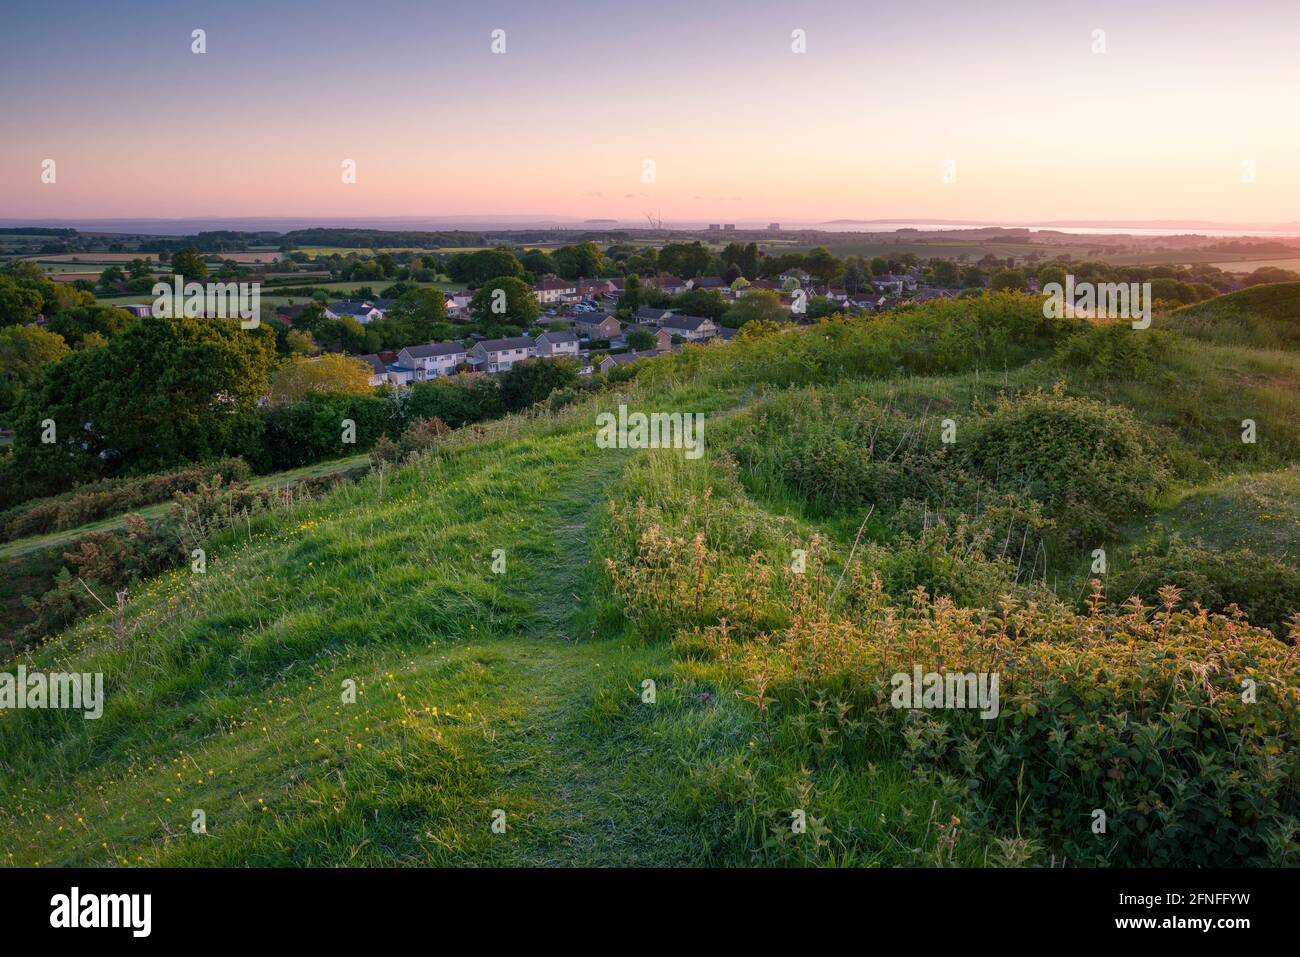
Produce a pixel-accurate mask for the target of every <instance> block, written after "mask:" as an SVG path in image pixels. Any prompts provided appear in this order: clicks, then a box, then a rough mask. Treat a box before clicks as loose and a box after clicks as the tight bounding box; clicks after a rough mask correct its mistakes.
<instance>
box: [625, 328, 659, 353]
mask: <svg viewBox="0 0 1300 957" xmlns="http://www.w3.org/2000/svg"><path fill="white" fill-rule="evenodd" d="M623 338H624V339H626V340H627V345H628V348H629V349H631V350H632V351H633V352H644V351H645V350H646V349H653V348H655V346H657V345H658V344H659V337H658V336H656V335H655V334H654V333H653V332H651V331H650V330H649V329H642V328H641V327H640V326H633V327H632V328H631V329H629V330H628V331H627V334H626V335H624V337H623Z"/></svg>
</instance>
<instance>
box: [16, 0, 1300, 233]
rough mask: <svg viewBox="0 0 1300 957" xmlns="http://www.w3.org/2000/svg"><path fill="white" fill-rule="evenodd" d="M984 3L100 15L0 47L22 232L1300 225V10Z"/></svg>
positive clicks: (20, 26) (256, 9) (245, 7)
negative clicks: (112, 222) (1098, 47)
mask: <svg viewBox="0 0 1300 957" xmlns="http://www.w3.org/2000/svg"><path fill="white" fill-rule="evenodd" d="M975 6H976V5H971V4H958V3H939V2H931V3H922V4H912V5H907V6H906V9H898V10H884V11H882V10H870V9H864V8H863V7H862V6H861V5H859V4H852V3H848V2H833V3H821V4H811V5H807V4H794V3H791V4H774V3H759V4H743V5H742V4H718V5H709V6H708V7H707V8H704V7H703V5H693V4H683V3H677V2H667V3H659V4H655V5H652V6H641V5H636V6H634V7H633V6H627V7H622V8H620V7H618V6H612V5H611V6H605V5H597V4H577V3H561V4H558V5H550V6H549V7H548V8H547V9H546V10H540V9H537V8H535V7H533V6H530V5H525V4H497V5H495V6H494V7H491V6H490V7H489V8H488V9H482V10H480V9H474V10H461V11H454V10H446V9H444V10H441V11H440V12H438V13H436V14H435V13H434V12H433V11H432V9H431V8H430V6H429V5H428V4H415V3H393V4H381V5H378V6H377V7H368V6H366V5H353V4H311V5H307V4H276V5H250V4H240V3H234V4H229V5H226V6H224V7H223V8H221V9H220V10H216V11H213V10H207V9H204V10H203V12H197V10H198V9H200V8H195V9H194V10H186V9H184V5H179V6H177V5H164V4H157V5H153V4H140V5H139V7H140V8H142V9H143V8H149V10H148V14H147V15H145V14H144V13H140V12H137V14H136V15H134V16H130V17H122V16H114V15H110V14H109V13H107V12H105V11H104V9H103V8H102V7H100V6H98V5H89V4H87V5H85V7H84V11H83V12H80V13H78V15H77V18H76V22H77V23H78V24H81V28H82V29H85V30H88V31H93V32H95V33H97V34H99V35H100V36H102V39H103V42H102V43H100V44H99V45H98V46H97V48H96V49H97V51H98V52H96V53H94V54H91V55H84V53H80V52H79V53H78V54H77V55H75V56H74V55H73V54H72V53H71V52H70V51H71V49H72V48H71V47H68V46H64V45H62V44H60V43H59V39H58V36H57V34H58V32H59V31H61V30H65V29H67V24H68V22H70V21H58V20H56V18H50V17H39V18H37V17H33V18H31V19H30V20H29V21H26V22H19V23H17V24H16V29H15V30H14V31H12V32H11V33H10V34H9V35H8V36H7V37H6V38H5V39H3V40H0V46H3V50H0V52H3V54H4V56H3V57H2V58H0V61H2V62H3V65H2V66H0V85H2V86H3V88H4V89H5V90H6V92H7V95H6V97H5V104H4V106H3V107H0V216H5V217H29V218H40V217H48V218H60V217H91V216H94V217H115V216H122V217H128V216H156V217H173V216H174V217H182V216H231V217H233V216H269V215H299V216H339V217H353V216H385V215H456V214H537V215H554V216H571V217H579V218H582V217H608V218H622V219H640V218H641V217H642V213H643V212H651V213H654V214H656V215H660V214H661V215H662V216H663V217H664V218H665V219H669V220H671V219H694V220H699V219H719V220H722V219H726V220H743V219H774V220H780V219H783V218H785V219H795V218H803V219H810V220H812V219H821V218H824V219H831V218H841V217H855V218H886V219H887V218H890V217H901V216H910V217H933V218H945V219H989V220H1004V221H1019V222H1033V221H1046V220H1057V219H1084V218H1092V219H1145V218H1152V219H1155V218H1159V219H1193V218H1200V219H1206V220H1218V221H1230V222H1284V221H1295V220H1297V219H1300V126H1297V124H1295V123H1294V122H1293V117H1294V110H1295V104H1294V91H1295V90H1296V89H1298V88H1300V82H1297V81H1300V66H1298V65H1297V64H1298V63H1300V58H1297V57H1295V56H1294V43H1295V40H1296V38H1297V36H1300V29H1297V28H1298V27H1300V12H1298V11H1300V7H1298V6H1297V5H1296V4H1290V3H1285V4H1284V3H1280V2H1254V3H1239V4H1234V5H1231V10H1232V15H1231V16H1232V18H1231V19H1227V20H1225V16H1224V11H1225V10H1226V9H1228V8H1227V7H1225V6H1224V5H1222V4H1217V3H1172V2H1158V3H1154V4H1149V5H1145V6H1144V8H1143V9H1141V10H1136V9H1134V8H1133V6H1132V5H1129V4H1118V3H1098V4H1091V5H1088V4H1084V5H1077V6H1072V7H1071V8H1070V9H1069V10H1052V9H1046V8H1045V7H1044V5H1041V4H1032V3H1025V4H1003V5H1000V6H999V8H998V9H997V10H996V11H992V10H984V11H980V10H977V9H974V7H975ZM376 16H378V19H376ZM1261 18H1267V19H1270V20H1271V21H1272V22H1274V23H1275V25H1276V28H1275V29H1270V30H1262V29H1260V22H1261ZM19 19H20V20H21V18H19ZM1225 22H1226V23H1227V24H1228V25H1227V26H1226V27H1225V26H1224V23H1225ZM250 24H255V25H256V29H253V28H252V27H251V26H250ZM1233 24H1237V26H1235V27H1234V26H1233ZM195 27H202V28H204V29H205V30H206V31H207V45H208V52H207V53H205V54H203V55H196V54H193V53H191V51H190V44H191V40H190V33H191V30H192V29H193V28H195ZM497 28H500V29H504V30H505V31H506V36H507V44H508V46H507V53H506V54H505V55H494V54H493V53H492V52H491V50H490V43H491V40H490V34H491V31H492V30H493V29H497ZM795 29H802V30H804V31H806V35H807V53H805V54H796V53H793V52H792V51H791V31H792V30H795ZM1094 29H1104V30H1105V31H1106V47H1107V49H1106V52H1105V53H1101V54H1098V53H1093V52H1092V49H1091V47H1092V42H1093V41H1092V31H1093V30H1094ZM47 158H53V159H54V160H55V161H56V162H57V182H56V183H54V184H44V183H42V182H41V163H42V161H43V160H44V159H47ZM345 159H353V160H355V161H356V164H357V182H356V183H355V184H344V183H343V182H342V181H341V176H340V170H341V163H342V161H343V160H345ZM646 159H651V160H653V161H654V163H655V171H656V181H655V182H653V183H643V182H642V177H641V173H642V163H643V160H646ZM945 160H952V161H953V162H954V163H955V169H956V180H955V182H952V183H944V182H943V181H942V178H941V175H940V173H941V164H942V163H943V162H944V161H945ZM1243 161H1253V162H1254V164H1255V169H1256V181H1255V182H1253V183H1245V182H1243V181H1242V164H1243Z"/></svg>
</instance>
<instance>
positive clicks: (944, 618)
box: [606, 476, 1300, 866]
mask: <svg viewBox="0 0 1300 957" xmlns="http://www.w3.org/2000/svg"><path fill="white" fill-rule="evenodd" d="M669 477H670V476H662V478H669ZM661 491H662V498H661V501H660V502H659V503H658V504H655V505H647V504H644V503H642V504H640V505H638V506H637V507H635V509H633V508H630V507H622V508H618V507H616V508H615V513H616V520H615V523H614V524H615V527H616V528H617V529H618V532H617V534H615V535H614V536H612V544H613V551H612V554H610V555H609V556H608V557H607V559H606V568H607V570H608V573H609V577H610V581H611V585H612V588H613V590H614V593H615V595H616V596H617V597H618V599H619V600H620V602H621V603H622V607H623V609H624V611H625V614H626V615H627V617H628V619H629V621H630V622H631V623H632V625H633V627H634V628H635V630H636V631H637V632H638V633H640V634H642V635H644V636H645V637H649V638H655V637H662V636H664V635H672V636H675V640H674V649H675V652H676V654H677V655H678V656H679V657H686V658H690V659H693V660H695V661H696V662H698V663H699V665H698V666H699V667H702V666H703V662H712V664H711V665H709V667H711V668H714V669H720V674H721V675H722V676H723V679H724V680H725V681H727V682H729V683H731V684H734V685H736V686H737V689H736V690H737V693H738V694H740V696H741V697H742V698H743V699H744V700H746V701H748V702H750V703H751V705H752V708H753V713H754V716H755V719H756V720H757V722H758V723H759V725H760V727H761V731H762V738H763V740H764V741H765V742H766V747H768V748H770V749H773V751H774V753H776V752H779V753H782V754H785V753H787V752H790V753H791V754H793V758H792V760H794V761H797V762H798V765H797V766H802V767H804V768H807V769H808V771H809V773H810V774H812V775H813V776H814V777H816V776H818V775H820V774H829V773H830V771H831V770H832V768H841V769H849V770H850V771H852V772H853V773H856V774H861V773H868V772H869V771H870V770H871V768H872V767H873V766H874V762H878V761H881V760H885V759H897V760H901V761H903V762H904V763H905V765H906V766H908V767H909V768H910V769H911V773H912V774H913V775H914V776H915V777H916V779H917V780H918V781H932V782H935V783H941V782H942V786H943V787H944V788H945V790H951V788H950V785H952V784H954V782H957V783H960V790H961V793H962V795H963V797H962V801H963V806H964V810H963V813H962V817H963V818H966V819H967V824H966V825H965V826H966V827H972V828H973V827H982V828H984V832H983V834H984V837H985V838H987V837H988V836H989V834H996V833H1002V834H1014V835H1015V836H1014V838H1010V839H1009V840H1015V841H1026V842H1027V843H1026V844H1025V847H1042V848H1045V849H1046V850H1050V851H1051V852H1052V853H1053V854H1054V855H1055V856H1056V858H1057V859H1058V860H1065V861H1067V862H1070V863H1078V864H1100V863H1106V864H1117V865H1127V866H1134V865H1137V864H1143V865H1153V866H1207V865H1219V866H1222V865H1231V864H1245V863H1269V864H1274V865H1283V864H1292V863H1295V862H1296V861H1297V859H1298V856H1300V843H1297V841H1296V834H1297V830H1298V829H1300V775H1298V774H1297V772H1296V767H1297V765H1296V762H1295V754H1294V750H1295V741H1296V736H1297V733H1300V710H1298V709H1297V705H1300V659H1297V657H1296V655H1295V652H1294V650H1293V649H1291V648H1288V647H1287V646H1286V645H1285V644H1283V643H1282V642H1279V641H1277V640H1276V639H1275V638H1274V637H1273V636H1272V635H1271V634H1269V633H1268V632H1267V631H1265V630H1263V629H1260V628H1256V627H1253V626H1251V625H1249V624H1248V623H1247V622H1246V620H1245V619H1244V617H1241V616H1239V615H1216V614H1211V613H1210V612H1208V611H1207V610H1205V609H1192V610H1188V609H1187V608H1185V607H1184V606H1183V604H1182V602H1181V601H1180V598H1179V593H1178V589H1177V588H1173V587H1166V588H1164V589H1162V590H1161V594H1160V600H1161V605H1160V607H1159V608H1156V609H1151V608H1148V607H1144V606H1143V605H1142V604H1141V603H1140V602H1136V601H1135V602H1130V603H1129V604H1127V605H1125V606H1124V607H1122V608H1120V609H1117V610H1107V609H1106V601H1105V598H1104V596H1103V595H1102V594H1101V591H1100V583H1094V594H1093V598H1092V600H1091V601H1090V603H1089V606H1088V608H1087V611H1086V612H1085V613H1083V614H1080V613H1077V612H1075V611H1073V610H1071V609H1069V608H1067V607H1065V606H1063V605H1062V604H1060V603H1058V602H1051V601H1046V602H1044V601H1038V600H1033V599H1029V600H1023V601H1022V600H1017V599H1015V598H1013V597H1010V596H1007V597H1005V598H1002V599H1000V600H999V601H997V602H996V603H995V604H994V605H993V606H992V607H987V608H965V609H963V608H959V607H957V605H956V604H955V603H954V602H953V601H952V600H950V599H948V598H946V597H941V598H934V597H932V596H931V595H930V594H929V593H928V592H927V590H926V589H924V588H918V589H916V590H915V592H914V593H913V594H912V596H911V600H910V601H909V602H907V603H905V604H902V605H900V604H898V603H896V602H895V601H894V600H893V599H891V597H890V596H889V595H888V594H887V592H886V590H885V588H884V585H883V583H882V581H881V579H880V577H879V575H878V574H873V573H872V571H871V569H870V568H868V567H867V566H866V565H865V564H864V563H863V562H861V561H856V560H855V561H853V562H852V563H851V565H850V566H849V567H848V569H847V571H846V572H844V573H843V574H841V575H839V576H836V575H833V574H831V573H829V572H828V570H827V568H826V563H825V557H826V556H825V551H824V547H823V546H824V543H823V542H821V540H820V539H816V538H815V539H814V540H813V542H812V544H811V546H810V547H809V549H808V563H807V567H806V569H805V570H804V571H803V573H802V574H799V573H796V572H795V571H794V570H793V569H791V568H790V567H789V566H788V565H786V564H785V563H784V560H783V559H776V560H774V559H773V558H772V557H771V556H772V552H773V551H774V549H765V550H763V551H762V552H748V551H745V550H741V549H734V548H729V547H727V545H726V538H725V536H723V535H720V534H719V533H718V532H717V531H716V523H717V520H718V517H719V512H720V511H723V510H732V511H738V510H740V506H739V504H738V503H736V502H728V501H727V499H729V498H731V497H732V496H733V495H734V494H735V493H734V492H733V491H728V492H726V494H724V496H723V501H722V502H718V501H717V500H716V499H715V498H714V497H713V496H711V495H709V496H705V497H703V498H702V497H701V496H700V495H699V494H698V493H697V492H695V491H692V492H691V493H690V494H689V495H688V496H686V497H685V498H683V495H682V494H679V493H676V492H673V491H670V490H667V486H666V485H665V486H661ZM638 530H639V532H640V534H639V535H638V534H637V532H638ZM764 555H767V556H768V557H767V558H765V557H764ZM715 596H722V597H721V598H720V599H718V600H717V601H716V602H715ZM733 615H735V616H736V618H737V619H738V620H737V621H734V622H733V621H732V620H731V619H732V616H733ZM764 622H768V623H770V625H768V626H765V625H764ZM914 666H920V667H921V669H922V670H923V671H924V672H939V673H950V672H961V673H965V672H977V673H986V674H988V673H996V674H997V675H998V677H999V683H1000V687H999V699H998V704H999V709H998V715H997V716H996V717H995V718H993V719H992V720H985V719H982V718H981V717H980V716H979V713H978V712H977V711H975V710H969V709H961V708H953V709H934V710H912V709H910V708H897V707H894V706H893V703H892V697H893V695H892V691H893V687H892V683H891V679H892V677H893V676H894V675H896V674H899V673H906V674H910V673H911V671H912V669H913V667H914ZM1251 688H1253V689H1254V696H1253V697H1252V696H1251V695H1250V694H1248V693H1244V690H1246V691H1248V690H1249V689H1251ZM759 773H762V772H761V771H760V772H759ZM1096 809H1102V810H1103V811H1105V813H1106V816H1107V830H1106V832H1105V833H1104V834H1098V833H1094V831H1093V830H1092V827H1091V825H1092V824H1093V821H1094V820H1095V817H1094V811H1095V810H1096ZM954 822H955V823H954V824H953V829H952V830H951V833H949V834H948V835H947V839H948V840H949V841H950V842H952V843H955V842H957V841H959V840H961V836H960V835H959V833H958V829H957V824H958V823H960V822H957V821H956V819H955V818H954ZM827 840H829V841H831V842H832V844H833V846H834V848H835V856H836V857H837V858H841V859H843V858H852V857H853V856H854V855H855V854H870V853H871V849H870V848H863V847H857V846H855V843H854V842H855V840H856V838H855V832H854V829H853V828H852V827H849V828H847V829H846V830H845V831H843V832H842V834H841V835H837V834H835V833H834V828H833V827H832V829H831V834H830V836H829V837H828V838H827Z"/></svg>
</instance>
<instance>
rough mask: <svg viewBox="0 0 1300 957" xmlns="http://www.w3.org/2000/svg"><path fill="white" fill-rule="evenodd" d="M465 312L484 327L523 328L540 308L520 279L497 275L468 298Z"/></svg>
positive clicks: (533, 318)
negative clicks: (467, 306)
mask: <svg viewBox="0 0 1300 957" xmlns="http://www.w3.org/2000/svg"><path fill="white" fill-rule="evenodd" d="M469 314H470V315H471V316H473V317H474V320H475V321H476V322H478V323H480V324H482V325H483V327H484V328H485V329H488V328H499V327H500V326H520V327H527V326H530V325H532V324H533V323H534V322H536V321H537V317H538V316H539V315H541V309H540V308H539V307H538V305H537V299H536V297H535V296H534V295H533V291H532V289H530V288H529V287H528V286H527V285H526V284H525V283H524V282H523V281H522V280H519V279H515V278H513V277H511V276H498V277H497V278H496V279H491V280H489V281H487V282H485V283H484V284H483V287H482V288H481V289H479V291H478V292H476V293H475V294H474V298H473V299H471V300H470V301H469Z"/></svg>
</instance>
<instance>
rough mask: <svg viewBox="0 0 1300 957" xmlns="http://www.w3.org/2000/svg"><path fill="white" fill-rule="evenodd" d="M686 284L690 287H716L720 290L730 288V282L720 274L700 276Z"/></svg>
mask: <svg viewBox="0 0 1300 957" xmlns="http://www.w3.org/2000/svg"><path fill="white" fill-rule="evenodd" d="M686 285H687V288H689V289H716V290H717V291H718V292H722V291H723V290H724V289H727V288H729V287H728V284H727V283H726V282H724V281H723V280H722V279H721V278H720V277H718V276H699V277H697V278H695V279H690V280H687V282H686Z"/></svg>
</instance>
